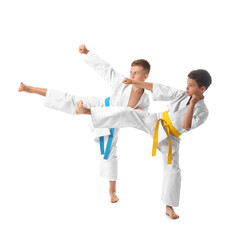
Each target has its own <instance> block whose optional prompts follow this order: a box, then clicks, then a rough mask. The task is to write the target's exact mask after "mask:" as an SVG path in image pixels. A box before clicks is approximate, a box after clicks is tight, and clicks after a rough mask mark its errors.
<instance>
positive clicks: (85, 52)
mask: <svg viewBox="0 0 235 240" xmlns="http://www.w3.org/2000/svg"><path fill="white" fill-rule="evenodd" d="M78 51H79V52H80V53H82V54H87V53H88V52H89V50H88V49H87V48H86V46H85V44H82V45H80V46H79V48H78Z"/></svg>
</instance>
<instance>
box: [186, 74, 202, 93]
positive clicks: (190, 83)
mask: <svg viewBox="0 0 235 240" xmlns="http://www.w3.org/2000/svg"><path fill="white" fill-rule="evenodd" d="M205 90H206V89H205V87H204V86H203V87H201V88H199V87H198V84H197V81H196V80H193V79H191V78H188V80H187V87H186V92H187V95H188V96H193V95H197V96H199V97H201V96H202V95H203V93H204V92H205Z"/></svg>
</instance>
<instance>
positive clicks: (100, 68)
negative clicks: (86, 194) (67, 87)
mask: <svg viewBox="0 0 235 240" xmlns="http://www.w3.org/2000/svg"><path fill="white" fill-rule="evenodd" d="M79 52H80V53H81V54H85V55H86V57H85V62H86V63H87V64H88V65H89V66H90V67H91V68H92V69H94V70H95V71H96V72H97V73H98V74H99V75H100V76H101V77H102V78H103V79H104V80H105V81H106V82H107V83H109V84H110V86H111V89H112V94H111V97H110V106H123V107H124V106H129V107H131V108H143V109H147V108H148V107H149V98H148V95H147V94H146V93H145V92H144V90H143V89H142V88H139V87H137V86H134V85H133V86H131V85H130V86H129V85H126V84H123V82H122V81H123V79H124V78H125V77H124V76H123V75H121V74H120V73H118V72H117V71H115V70H114V69H113V68H112V66H110V64H108V63H107V62H105V61H104V60H103V59H101V58H100V57H99V56H97V55H96V54H95V53H93V52H91V51H89V50H88V49H87V48H86V46H85V45H80V46H79ZM149 71H150V64H149V63H148V62H147V61H146V60H143V59H140V60H136V61H133V62H132V64H131V71H130V78H131V79H133V80H134V79H135V80H138V81H145V80H146V79H147V78H148V75H149ZM19 91H20V92H21V91H25V92H28V93H36V94H39V95H42V96H45V97H46V99H45V106H47V107H49V108H52V109H56V110H60V111H64V112H66V113H70V114H75V109H76V103H77V101H79V100H83V103H84V106H86V107H105V99H100V98H96V97H89V98H87V97H80V96H74V95H70V94H68V93H63V92H58V91H55V90H51V89H45V88H35V87H30V86H26V85H24V84H23V83H21V85H20V87H19ZM118 132H119V129H114V134H113V139H112V143H111V145H110V151H109V152H108V153H109V154H108V157H106V158H107V159H106V160H105V159H103V157H102V159H101V161H100V176H102V177H103V178H105V179H107V180H108V181H109V194H110V200H111V202H112V203H114V202H117V201H118V200H119V198H118V197H117V195H116V180H117V153H116V150H117V147H116V144H117V140H118ZM93 135H94V137H95V138H96V139H97V138H98V139H99V137H101V136H104V138H103V142H104V146H106V144H107V142H108V139H109V135H110V131H109V129H93Z"/></svg>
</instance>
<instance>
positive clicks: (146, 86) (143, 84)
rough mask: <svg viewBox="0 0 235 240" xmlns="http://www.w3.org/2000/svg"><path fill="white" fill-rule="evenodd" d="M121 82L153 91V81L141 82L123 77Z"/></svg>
mask: <svg viewBox="0 0 235 240" xmlns="http://www.w3.org/2000/svg"><path fill="white" fill-rule="evenodd" d="M123 83H125V84H133V85H135V86H136V87H139V88H143V89H146V90H149V91H151V92H152V91H153V83H148V82H142V81H137V80H131V79H129V78H125V79H124V80H123Z"/></svg>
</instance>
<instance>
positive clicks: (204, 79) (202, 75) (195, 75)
mask: <svg viewBox="0 0 235 240" xmlns="http://www.w3.org/2000/svg"><path fill="white" fill-rule="evenodd" d="M188 77H189V78H191V79H193V80H195V81H196V82H197V85H198V87H203V86H205V87H206V89H208V87H209V86H210V85H211V82H212V79H211V75H210V74H209V73H208V72H207V71H206V70H203V69H198V70H193V71H191V72H190V73H189V74H188Z"/></svg>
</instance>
